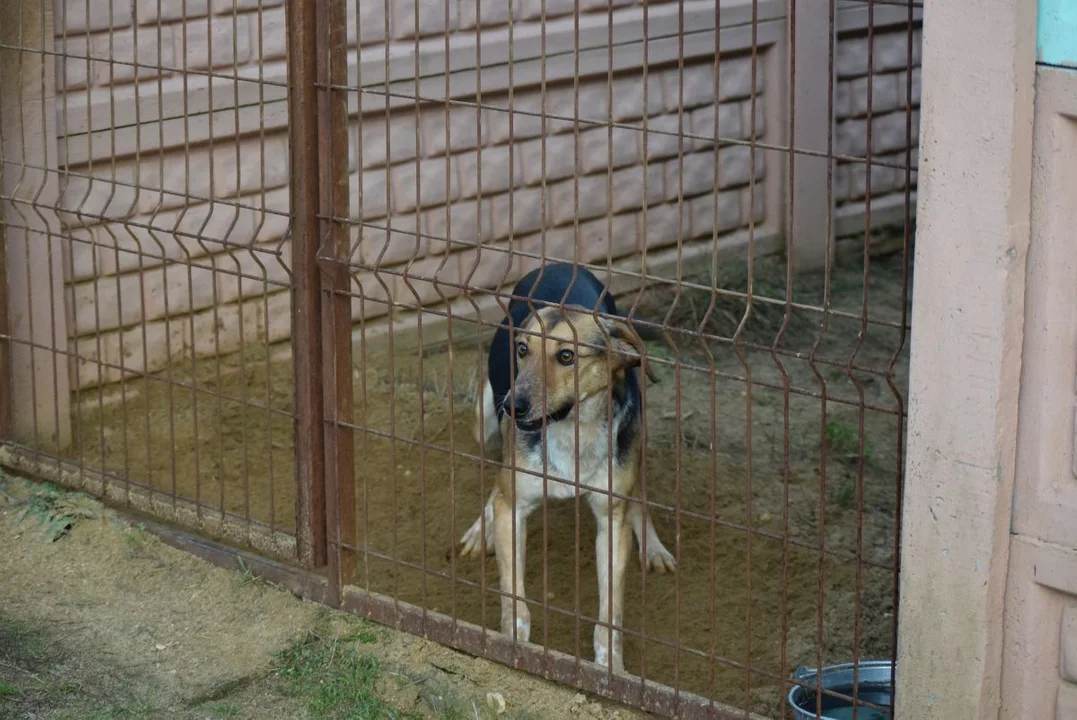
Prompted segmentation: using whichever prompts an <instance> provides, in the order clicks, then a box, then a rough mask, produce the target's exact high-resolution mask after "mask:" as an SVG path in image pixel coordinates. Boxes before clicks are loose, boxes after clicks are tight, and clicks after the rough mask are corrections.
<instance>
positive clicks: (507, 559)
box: [493, 469, 531, 642]
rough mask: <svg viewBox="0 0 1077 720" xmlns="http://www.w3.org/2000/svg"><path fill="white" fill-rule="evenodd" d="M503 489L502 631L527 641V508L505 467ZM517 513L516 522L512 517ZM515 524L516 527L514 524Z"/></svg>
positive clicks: (497, 546) (499, 505) (499, 546)
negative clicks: (511, 487)
mask: <svg viewBox="0 0 1077 720" xmlns="http://www.w3.org/2000/svg"><path fill="white" fill-rule="evenodd" d="M505 474H506V476H507V481H506V480H505V479H504V476H503V484H502V486H501V488H500V492H497V493H496V494H495V496H494V497H493V503H494V551H495V554H496V555H497V573H498V579H499V581H500V586H501V592H502V595H501V632H503V633H505V634H506V635H509V636H510V637H511V636H513V634H514V632H513V631H514V630H515V637H516V639H517V640H522V641H524V642H527V641H528V640H529V639H530V637H531V611H530V610H528V608H527V604H526V603H525V602H524V597H526V595H525V593H524V551H525V548H526V546H527V542H526V541H527V515H528V512H527V508H526V507H523V506H522V505H521V503H520V502H519V501H518V500H517V499H516V493H515V492H512V491H510V490H509V489H508V488H506V487H505V486H504V484H505V483H506V482H507V483H508V484H512V483H513V482H514V481H513V479H512V475H513V473H512V471H511V470H508V469H506V470H505ZM514 517H515V523H514V520H513V518H514ZM513 524H515V528H514V527H513Z"/></svg>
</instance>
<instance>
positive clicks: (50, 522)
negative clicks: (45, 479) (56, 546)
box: [16, 483, 96, 542]
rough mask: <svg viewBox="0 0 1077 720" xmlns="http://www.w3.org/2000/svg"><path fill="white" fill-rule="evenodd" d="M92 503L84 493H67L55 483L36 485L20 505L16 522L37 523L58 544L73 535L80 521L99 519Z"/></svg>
mask: <svg viewBox="0 0 1077 720" xmlns="http://www.w3.org/2000/svg"><path fill="white" fill-rule="evenodd" d="M90 502H91V501H90V500H89V498H87V497H86V496H85V495H83V494H82V493H70V492H63V491H61V490H59V489H57V488H56V486H55V485H52V484H51V483H41V484H36V485H34V488H33V491H32V492H31V493H30V495H29V496H28V497H27V498H26V499H25V500H22V501H21V502H20V503H19V504H20V505H22V510H21V511H20V512H19V514H18V515H17V516H16V522H23V521H24V520H27V519H30V520H36V521H37V524H38V525H39V526H40V527H42V528H43V529H44V531H45V535H46V537H48V539H49V540H51V541H53V542H56V541H57V540H59V539H60V538H62V537H65V536H66V535H67V534H68V533H70V532H71V529H72V528H73V527H75V524H76V523H77V522H78V521H79V520H80V519H83V518H93V517H96V513H95V512H94V511H93V510H92V509H91V508H90V506H89V505H90Z"/></svg>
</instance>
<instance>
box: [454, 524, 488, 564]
mask: <svg viewBox="0 0 1077 720" xmlns="http://www.w3.org/2000/svg"><path fill="white" fill-rule="evenodd" d="M484 547H485V548H486V554H487V555H493V554H494V538H493V527H492V524H491V523H489V522H488V523H486V537H485V542H484V538H483V532H482V518H476V519H475V522H473V523H472V524H471V527H470V528H468V530H467V532H466V533H464V536H463V537H462V538H460V557H466V558H479V557H482V555H483V548H484Z"/></svg>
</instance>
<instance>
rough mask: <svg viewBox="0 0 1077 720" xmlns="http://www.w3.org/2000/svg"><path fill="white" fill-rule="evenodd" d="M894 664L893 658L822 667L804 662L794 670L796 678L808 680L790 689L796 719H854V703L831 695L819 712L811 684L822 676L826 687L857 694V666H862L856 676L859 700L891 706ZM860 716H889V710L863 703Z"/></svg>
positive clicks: (875, 719) (863, 719)
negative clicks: (854, 671) (819, 712)
mask: <svg viewBox="0 0 1077 720" xmlns="http://www.w3.org/2000/svg"><path fill="white" fill-rule="evenodd" d="M893 666H894V664H893V663H892V662H890V661H889V660H869V661H865V662H861V663H845V664H843V665H829V666H827V667H825V668H823V669H822V670H819V669H814V668H806V667H804V666H803V665H802V666H800V667H799V668H797V670H796V672H794V673H793V679H795V680H797V681H799V682H801V683H804V685H794V686H793V688H792V689H791V690H790V691H789V695H788V702H789V707H790V708H791V709H792V711H793V717H794V718H795V719H796V720H820V719H821V720H850V718H852V717H853V714H852V713H853V708H852V703H851V702H850V701H848V700H842V699H840V698H836V697H833V696H830V695H825V694H824V695H823V698H822V700H823V702H822V715H816V714H815V713H816V696H815V695H816V694H815V690H814V689H813V688H811V687H805V685H808V686H811V685H815V684H816V680H817V679H818V680H820V681H821V682H820V684H821V685H822V687H823V689H824V690H830V691H832V692H836V693H841V694H842V695H847V696H849V697H852V695H853V668H854V667H856V668H858V671H857V677H856V697H857V699H858V700H862V701H865V702H869V703H872V704H873V705H877V706H879V707H884V708H887V709H889V708H890V707H891V706H892V702H893V691H894V688H893V684H892V682H891V680H892V678H891V670H892V668H893ZM856 718H857V720H888V719H889V718H890V713H889V712H881V711H879V710H875V709H873V708H867V707H859V708H858V709H857V712H856Z"/></svg>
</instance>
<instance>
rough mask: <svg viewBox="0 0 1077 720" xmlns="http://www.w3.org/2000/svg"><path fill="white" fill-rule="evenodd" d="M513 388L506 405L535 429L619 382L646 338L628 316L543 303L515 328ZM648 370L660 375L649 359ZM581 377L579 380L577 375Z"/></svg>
mask: <svg viewBox="0 0 1077 720" xmlns="http://www.w3.org/2000/svg"><path fill="white" fill-rule="evenodd" d="M513 353H514V354H515V356H516V358H515V362H516V369H517V374H516V382H515V388H514V390H515V392H514V393H510V394H509V397H508V398H506V407H507V409H508V408H514V409H515V416H516V426H517V427H518V428H520V429H521V430H525V431H534V430H538V429H539V428H541V427H542V421H543V418H544V417H545V419H546V421H547V422H556V421H558V420H562V419H564V418H566V417H568V415H569V413H571V412H572V410H573V408H574V407H575V406H576V405H577V404H578V403H582V402H584V401H586V400H587V399H588V398H591V397H594V396H595V395H599V394H601V393H605V392H607V390H608V389H609V388H610V386H611V384H613V383H617V382H621V381H623V379H624V375H625V373H626V372H628V370H629V368H633V367H638V366H639V365H640V364H642V355H643V340H641V339H640V336H639V334H638V333H637V332H636V331H635V330H634V329H633V328H632V326H631V325H630V324H629V323H628V321H627V320H622V319H609V318H596V317H595V316H594V315H593V314H592V313H591V311H590V310H587V309H586V308H582V307H577V306H569V307H566V308H565V310H564V311H562V310H561V308H556V307H551V308H542V309H540V310H538V311H537V312H536V313H534V314H532V315H531V316H530V317H529V318H528V320H527V321H526V322H525V323H524V325H523V326H522V327H521V328H520V330H518V331H517V332H516V333H515V347H514V348H513ZM646 370H647V376H648V377H649V378H650V379H651V380H656V379H657V378H656V377H655V376H654V374H653V370H652V369H651V367H650V366H649V365H648V366H647V368H646ZM577 378H578V381H577Z"/></svg>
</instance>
